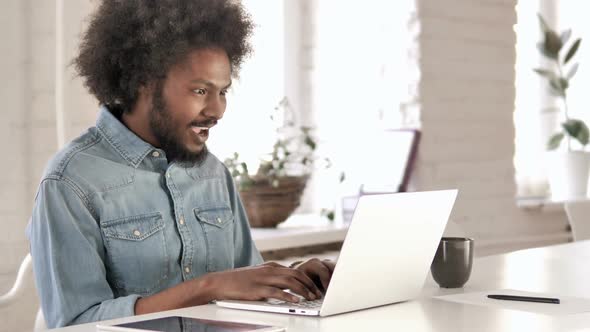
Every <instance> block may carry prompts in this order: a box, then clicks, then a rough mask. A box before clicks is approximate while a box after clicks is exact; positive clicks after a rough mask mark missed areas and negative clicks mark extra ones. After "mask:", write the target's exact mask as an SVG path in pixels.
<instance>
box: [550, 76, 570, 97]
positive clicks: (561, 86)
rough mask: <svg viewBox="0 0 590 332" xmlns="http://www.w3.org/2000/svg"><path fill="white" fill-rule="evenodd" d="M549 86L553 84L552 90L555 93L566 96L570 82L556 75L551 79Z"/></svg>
mask: <svg viewBox="0 0 590 332" xmlns="http://www.w3.org/2000/svg"><path fill="white" fill-rule="evenodd" d="M549 86H551V91H552V92H553V93H554V94H555V95H557V96H561V97H564V96H565V90H566V89H567V87H568V83H567V80H565V79H562V78H557V77H556V78H553V79H551V80H549Z"/></svg>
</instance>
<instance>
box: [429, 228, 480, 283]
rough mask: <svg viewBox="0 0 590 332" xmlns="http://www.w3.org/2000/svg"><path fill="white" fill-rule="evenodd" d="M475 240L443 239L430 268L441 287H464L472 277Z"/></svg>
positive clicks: (461, 238) (460, 238)
mask: <svg viewBox="0 0 590 332" xmlns="http://www.w3.org/2000/svg"><path fill="white" fill-rule="evenodd" d="M472 265H473V239H470V238H464V237H443V238H442V239H441V240H440V243H439V244H438V249H437V250H436V254H435V255H434V260H433V261H432V265H431V266H430V272H432V278H433V279H434V281H436V283H437V284H438V285H439V286H440V287H444V288H458V287H463V285H465V283H466V282H467V280H469V276H470V275H471V266H472Z"/></svg>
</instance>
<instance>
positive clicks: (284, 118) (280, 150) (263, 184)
mask: <svg viewBox="0 0 590 332" xmlns="http://www.w3.org/2000/svg"><path fill="white" fill-rule="evenodd" d="M293 118H294V116H293V113H292V109H291V107H290V105H289V102H288V100H287V98H286V97H285V98H283V99H282V100H281V101H280V102H279V104H278V105H277V106H276V107H275V113H274V114H273V115H272V116H271V119H272V120H273V121H275V122H279V123H280V125H279V126H278V128H277V139H276V141H275V143H274V145H273V149H272V151H271V152H270V153H268V154H266V155H264V156H263V158H261V163H260V165H259V167H258V170H257V171H256V174H254V175H250V173H249V168H248V165H247V164H246V163H245V162H242V161H240V160H239V157H240V156H239V154H238V153H237V152H234V155H233V157H231V158H227V159H226V160H225V161H224V163H225V165H226V166H227V168H228V169H229V170H230V172H231V174H232V176H233V177H234V180H235V181H236V184H237V186H238V190H239V192H240V197H241V198H242V202H243V203H244V207H245V209H246V213H247V214H248V219H249V222H250V225H251V226H252V227H276V226H277V225H278V224H279V223H281V222H283V221H285V220H286V219H287V218H288V217H289V216H290V215H291V213H293V211H294V210H295V209H296V208H297V207H298V206H299V204H300V202H301V196H302V194H303V190H304V189H305V186H306V184H307V181H308V179H309V177H310V175H311V172H312V170H313V167H314V164H315V162H316V160H317V159H318V157H317V156H316V155H315V151H316V148H317V144H316V141H315V139H314V137H313V135H312V132H313V128H311V127H308V126H300V125H297V124H296V123H295V121H294V120H293ZM324 161H325V162H326V167H330V161H329V160H328V159H327V158H324ZM322 213H323V214H325V215H326V216H327V217H328V218H333V213H332V212H331V211H327V210H325V211H323V212H322Z"/></svg>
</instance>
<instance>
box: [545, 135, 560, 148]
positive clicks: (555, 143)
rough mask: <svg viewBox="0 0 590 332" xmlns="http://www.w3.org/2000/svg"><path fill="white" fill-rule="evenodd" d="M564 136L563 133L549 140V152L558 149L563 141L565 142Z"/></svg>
mask: <svg viewBox="0 0 590 332" xmlns="http://www.w3.org/2000/svg"><path fill="white" fill-rule="evenodd" d="M563 136H564V135H563V133H558V134H555V135H553V136H551V138H549V142H547V150H555V149H557V148H558V147H559V144H561V140H563Z"/></svg>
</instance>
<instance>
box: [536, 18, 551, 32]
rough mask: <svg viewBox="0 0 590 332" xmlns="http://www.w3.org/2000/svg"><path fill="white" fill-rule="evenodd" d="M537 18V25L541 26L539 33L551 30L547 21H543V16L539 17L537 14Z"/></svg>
mask: <svg viewBox="0 0 590 332" xmlns="http://www.w3.org/2000/svg"><path fill="white" fill-rule="evenodd" d="M537 16H538V17H539V24H540V26H541V31H543V32H546V31H548V30H551V29H550V28H549V25H548V24H547V21H545V19H544V18H543V16H541V14H539V13H537Z"/></svg>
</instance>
